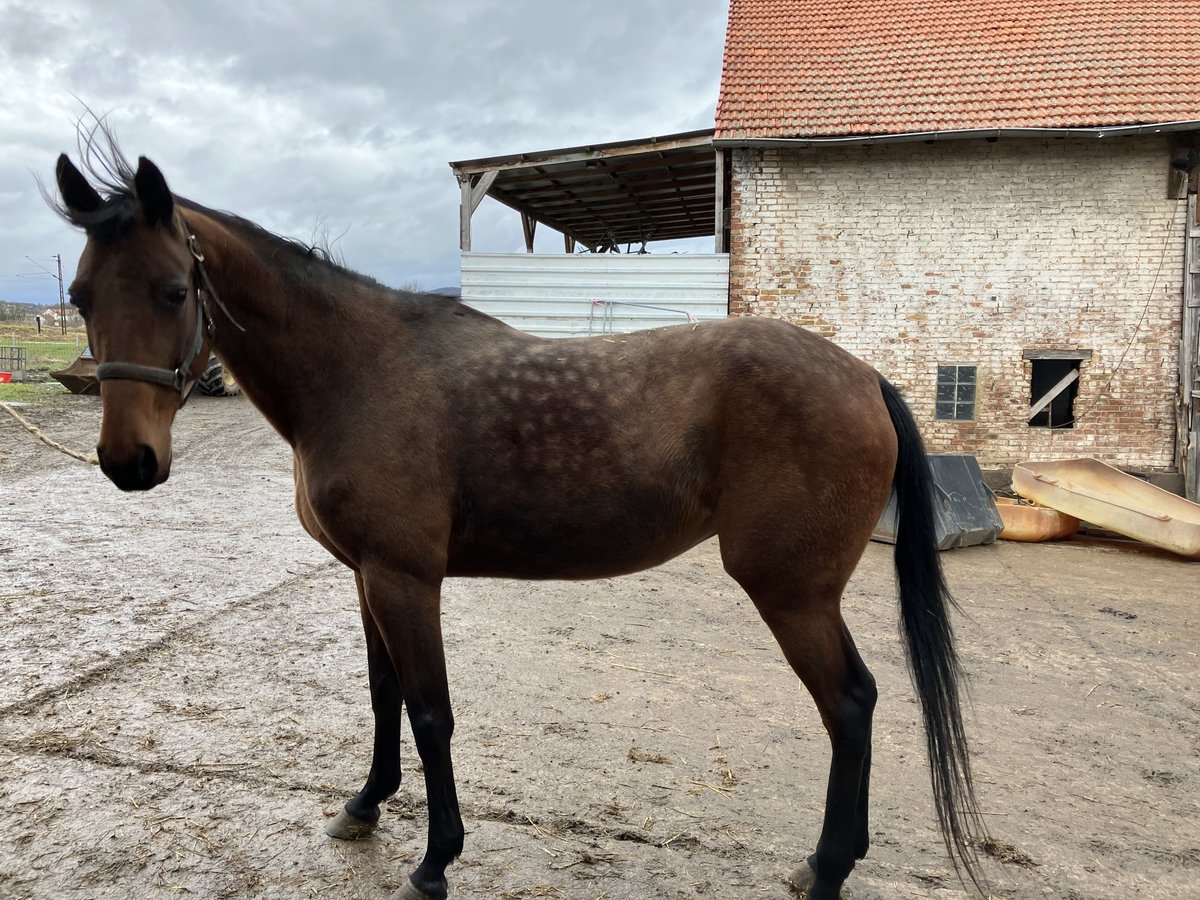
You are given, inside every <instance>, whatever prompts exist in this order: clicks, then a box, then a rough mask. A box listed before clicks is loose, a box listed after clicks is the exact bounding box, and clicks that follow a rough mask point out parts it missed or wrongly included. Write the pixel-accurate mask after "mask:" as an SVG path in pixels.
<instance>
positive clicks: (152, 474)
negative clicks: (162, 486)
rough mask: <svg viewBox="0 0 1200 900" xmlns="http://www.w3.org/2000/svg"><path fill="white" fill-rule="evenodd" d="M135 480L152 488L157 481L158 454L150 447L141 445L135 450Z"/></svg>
mask: <svg viewBox="0 0 1200 900" xmlns="http://www.w3.org/2000/svg"><path fill="white" fill-rule="evenodd" d="M136 467H137V480H138V481H139V482H140V483H141V484H143V485H145V486H146V487H152V486H153V485H154V484H155V483H156V482H157V479H158V454H157V453H155V452H154V450H153V449H152V448H151V447H148V446H146V445H145V444H141V445H139V446H138V449H137V463H136Z"/></svg>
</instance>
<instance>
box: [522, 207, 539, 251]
mask: <svg viewBox="0 0 1200 900" xmlns="http://www.w3.org/2000/svg"><path fill="white" fill-rule="evenodd" d="M537 224H538V223H537V219H535V218H534V217H533V216H531V215H529V214H528V213H521V230H522V231H524V232H525V252H526V253H532V252H533V239H534V236H535V235H536V234H537Z"/></svg>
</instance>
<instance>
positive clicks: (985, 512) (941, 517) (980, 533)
mask: <svg viewBox="0 0 1200 900" xmlns="http://www.w3.org/2000/svg"><path fill="white" fill-rule="evenodd" d="M929 465H930V468H932V469H933V484H934V492H935V495H936V496H935V498H934V500H935V502H934V526H935V530H936V532H937V545H938V549H939V550H952V549H954V548H955V547H974V546H977V545H979V544H990V543H992V542H993V541H995V540H996V538H997V536H998V535H999V534H1000V531H1001V529H1002V528H1004V522H1002V521H1001V519H1000V513H999V512H998V511H997V510H996V502H995V500H994V499H993V496H992V491H991V488H989V487H988V486H987V485H986V484H984V481H983V473H982V472H980V471H979V462H978V461H977V460H976V459H975V457H974V456H968V455H966V454H960V453H931V454H929ZM871 537H872V538H873V539H875V540H877V541H884V542H886V543H888V544H894V543H896V497H895V495H894V494H893V495H892V497H891V498H889V499H888V505H887V509H885V510H884V511H883V515H882V516H880V518H879V524H878V525H876V526H875V533H874V534H873V535H871Z"/></svg>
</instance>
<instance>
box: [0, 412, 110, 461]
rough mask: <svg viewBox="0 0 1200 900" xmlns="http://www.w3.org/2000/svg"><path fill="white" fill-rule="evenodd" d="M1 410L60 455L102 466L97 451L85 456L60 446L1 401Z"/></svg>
mask: <svg viewBox="0 0 1200 900" xmlns="http://www.w3.org/2000/svg"><path fill="white" fill-rule="evenodd" d="M0 409H3V410H4V411H5V412H6V413H8V414H9V415H10V416H12V417H13V418H14V419H16V420H17V422H18V423H19V424H20V425H21V427H22V428H24V429H25V430H26V431H28V432H29V433H30V434H32V435H33V436H34V437H35V438H37V439H38V440H39V441H41V442H42V443H43V444H45V445H46V446H47V447H52V448H53V449H55V450H57V451H58V452H59V453H65V454H66V455H67V456H69V457H71V458H72V459H77V460H79V461H80V462H83V463H87V464H88V465H89V466H98V465H100V460H99V459H98V458H97V456H96V451H95V450H93V451H92V452H91V453H87V454H84V453H80V452H79V451H78V450H72V449H71V448H70V447H65V446H63V445H62V444H60V443H59V442H58V441H56V440H54V439H53V438H51V437H48V436H47V435H46V432H44V431H42V429H40V428H38V427H37V426H36V425H34V424H33V423H32V422H30V421H29V420H28V419H26V418H25V417H24V416H23V415H21V414H20V413H19V412H17V411H16V410H15V409H13V408H12V407H11V406H9V405H8V404H7V403H4V402H2V401H0Z"/></svg>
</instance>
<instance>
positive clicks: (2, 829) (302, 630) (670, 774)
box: [0, 397, 1200, 900]
mask: <svg viewBox="0 0 1200 900" xmlns="http://www.w3.org/2000/svg"><path fill="white" fill-rule="evenodd" d="M25 411H26V413H27V414H28V415H30V416H31V417H32V418H34V419H36V420H37V421H38V423H39V424H40V425H42V426H43V427H44V428H45V429H46V430H47V431H48V432H49V433H50V434H51V435H52V436H54V437H55V438H57V439H58V440H60V441H62V442H64V443H66V444H68V445H71V446H74V447H77V448H79V449H88V448H89V447H90V446H91V444H92V443H93V442H94V439H95V433H96V428H97V423H98V421H99V404H98V402H97V401H96V400H94V399H90V398H78V397H64V398H61V399H60V400H58V401H56V402H54V403H51V404H48V405H39V406H33V407H29V408H27V409H26V410H25ZM175 434H176V460H175V466H174V472H173V475H172V477H171V481H170V482H169V483H168V484H167V485H165V486H164V487H162V488H160V489H158V490H156V491H154V492H152V493H150V494H148V495H144V496H125V495H122V494H120V493H119V492H118V491H117V490H116V489H115V488H114V487H112V486H111V485H110V484H109V483H108V482H107V481H106V480H104V478H103V477H102V476H101V475H100V474H99V472H98V471H97V470H95V469H90V468H88V467H86V466H84V465H82V464H80V463H78V462H75V461H73V460H70V459H68V458H67V457H65V456H61V455H59V454H57V453H54V452H52V451H49V450H47V449H46V448H44V447H42V446H41V445H39V444H37V443H35V442H34V441H32V440H31V439H30V438H28V436H27V435H26V434H25V433H24V432H22V431H19V430H18V429H17V428H16V426H15V425H14V424H13V423H12V422H11V421H10V420H9V419H7V417H4V418H3V419H2V420H0V578H2V580H0V622H2V623H3V624H2V627H0V896H3V897H6V898H7V897H13V898H25V897H29V898H35V897H36V898H50V897H53V898H93V897H120V898H142V897H149V898H175V897H178V896H181V895H186V896H192V897H203V898H214V897H279V898H290V897H309V896H321V897H331V898H340V897H348V898H349V897H354V898H358V897H362V898H382V897H385V896H387V892H388V891H390V890H391V889H393V888H395V887H396V886H398V885H399V883H400V879H401V878H403V877H404V876H405V874H406V873H407V872H408V871H409V870H410V869H411V868H412V867H413V866H414V865H415V863H416V862H417V861H418V860H419V858H420V853H421V851H422V849H423V845H424V827H425V826H424V821H425V811H424V793H423V790H422V787H421V783H420V772H419V766H418V764H417V762H416V754H415V752H414V750H413V747H412V744H411V742H410V741H409V736H408V732H407V727H406V732H405V748H404V749H405V761H406V764H407V765H408V769H407V770H406V781H405V785H404V787H403V788H402V789H401V791H400V793H399V795H397V797H396V798H395V799H394V800H392V801H391V802H390V803H389V804H388V806H387V809H386V811H385V814H384V819H383V824H382V826H381V828H380V829H379V831H378V832H377V833H376V835H375V836H373V837H371V838H369V839H367V840H364V841H361V842H358V843H356V844H345V843H339V842H336V841H332V840H330V839H328V838H326V836H325V834H324V832H323V830H322V828H323V825H324V824H325V821H326V817H327V816H330V815H332V814H334V813H335V812H336V811H337V809H338V808H339V807H340V805H341V803H342V802H344V800H345V799H346V798H347V797H348V796H349V795H350V794H352V793H353V792H354V791H356V790H357V789H358V788H359V786H360V785H361V782H362V779H363V777H364V775H365V772H366V767H367V763H368V758H369V752H370V743H371V732H370V709H369V703H368V692H367V680H366V664H365V651H364V647H363V639H362V636H361V631H360V626H359V623H358V611H357V604H356V600H355V594H354V587H353V581H352V579H351V577H350V576H349V574H348V573H347V572H345V571H344V570H341V569H340V568H339V566H338V565H337V564H336V563H333V562H332V561H330V560H329V559H328V558H327V557H326V556H325V555H324V553H323V551H322V550H321V549H320V548H319V547H317V546H316V545H315V544H313V543H312V542H311V541H309V540H308V538H307V537H306V536H305V535H304V534H303V533H302V531H301V530H300V527H299V525H298V524H297V523H296V521H295V519H294V517H293V514H292V507H291V499H292V498H291V490H292V489H291V477H290V472H291V469H290V458H289V454H288V452H287V448H286V446H285V445H284V444H283V442H282V441H281V440H279V439H278V438H277V437H276V436H275V435H274V433H273V432H272V431H271V430H270V429H269V428H268V426H267V425H266V424H265V423H264V422H263V421H262V420H261V419H260V418H259V417H258V416H257V414H256V413H255V412H254V410H253V409H252V408H251V407H250V405H249V404H248V403H247V402H246V401H245V400H242V399H235V400H211V399H207V398H197V399H196V400H194V401H192V403H190V404H189V405H188V407H187V408H186V409H185V410H184V411H183V413H182V414H181V418H180V421H179V423H178V425H177V426H176V432H175ZM890 553H891V549H890V548H889V547H886V546H883V545H874V544H873V545H872V546H871V547H870V548H869V549H868V551H867V553H866V556H865V557H864V559H863V562H862V564H861V565H860V567H859V570H858V572H857V574H856V575H855V578H854V580H853V582H852V583H851V585H850V587H849V589H848V591H847V595H846V601H845V607H846V611H847V618H848V621H849V622H850V625H851V629H852V630H853V632H854V634H855V636H856V638H857V641H858V643H859V646H860V648H861V650H862V653H863V656H864V658H865V659H866V660H867V662H868V664H869V665H870V666H871V668H872V670H873V671H874V673H875V675H876V677H877V679H878V681H879V685H880V694H881V698H880V702H879V707H878V711H877V715H876V720H875V753H874V766H875V768H874V773H873V779H872V780H873V795H872V801H873V802H872V817H873V818H872V823H871V831H872V836H873V846H872V848H871V852H870V854H869V855H868V857H867V859H866V860H865V861H863V862H862V863H860V865H859V866H858V868H857V869H856V870H855V873H854V874H853V875H852V876H851V879H850V881H849V882H848V885H847V888H848V890H847V894H848V895H850V896H853V897H855V898H858V900H882V898H897V897H899V898H915V897H946V898H949V897H963V896H966V892H965V891H964V890H963V888H962V886H961V885H960V884H959V882H958V880H957V879H956V878H955V876H954V874H953V872H952V871H951V869H950V865H949V862H948V860H947V858H946V856H945V855H944V852H943V850H942V847H941V844H940V842H939V839H938V836H937V833H936V830H935V827H934V819H933V812H932V806H931V802H930V795H929V783H928V774H927V768H926V764H925V760H924V751H923V744H922V737H921V731H920V727H919V724H918V712H917V707H916V705H915V700H914V697H913V693H912V689H911V687H910V684H909V681H908V677H907V675H906V673H905V669H904V662H903V657H902V651H901V646H900V643H899V640H898V637H897V632H896V618H897V612H896V604H895V599H894V595H893V590H892V571H891V565H890ZM943 559H944V561H945V564H946V566H947V569H948V572H949V576H950V578H951V582H952V585H953V587H954V588H955V590H956V592H957V593H958V595H959V597H960V599H961V601H962V603H963V606H964V608H965V610H966V615H964V616H962V617H960V618H959V619H958V621H957V629H958V635H959V640H960V647H961V653H962V656H963V659H964V662H965V666H966V668H967V670H968V671H969V672H970V673H971V676H972V686H973V688H972V690H973V708H972V711H971V713H970V718H969V722H968V724H969V730H970V734H971V735H972V739H973V747H974V759H975V764H976V767H977V769H976V771H977V777H978V780H979V784H978V787H979V791H980V800H981V803H982V806H983V809H984V810H985V812H986V815H987V819H988V822H989V824H990V827H991V832H992V836H993V838H994V842H993V843H992V844H991V845H989V851H990V854H989V855H988V856H987V857H986V873H987V875H988V878H989V879H990V882H991V887H992V891H993V894H994V895H995V896H996V897H1012V898H1042V897H1064V898H1075V900H1083V898H1088V900H1091V898H1126V897H1148V898H1149V897H1162V898H1181V897H1197V896H1200V826H1198V825H1197V823H1198V822H1200V766H1198V763H1200V691H1198V689H1197V681H1198V676H1200V660H1198V658H1197V651H1198V648H1200V641H1198V637H1200V591H1198V590H1197V584H1198V579H1200V568H1198V567H1197V565H1196V564H1188V563H1185V562H1181V561H1177V560H1174V559H1170V558H1167V557H1166V556H1163V555H1158V554H1155V553H1149V552H1134V551H1131V550H1129V549H1117V548H1114V547H1113V546H1111V545H1106V544H1100V543H1090V544H1088V543H1080V542H1070V543H1065V544H1059V545H1042V546H1023V545H1017V544H1007V543H1003V542H1001V543H999V544H996V545H994V546H990V547H979V548H972V549H967V550H959V551H952V552H949V553H946V554H943ZM445 628H446V632H447V643H448V652H449V665H450V673H451V689H452V692H453V695H454V699H455V707H456V714H457V722H458V728H457V732H456V734H455V744H454V746H455V762H456V767H457V772H458V784H459V793H460V797H461V800H462V807H463V814H464V818H465V820H466V823H467V844H466V850H465V851H464V853H463V856H462V859H461V860H460V862H459V863H458V864H456V865H455V866H454V867H453V868H452V869H451V871H450V875H451V893H452V896H454V897H460V898H466V897H480V898H482V897H502V898H531V897H562V898H581V900H599V898H609V900H618V898H622V900H624V898H629V900H632V898H639V900H641V898H647V897H655V898H689V897H698V898H703V897H733V898H743V897H745V898H786V897H787V896H789V894H788V890H787V888H786V887H785V886H784V883H783V881H782V877H783V876H784V875H785V874H786V873H787V872H788V871H790V870H791V868H792V867H793V866H794V865H795V864H796V863H797V862H798V860H799V859H800V858H801V857H802V856H803V855H805V854H807V853H808V852H809V851H810V849H811V847H812V844H813V842H814V841H815V838H816V835H817V833H818V830H819V816H820V812H821V809H822V805H823V794H824V781H825V771H826V767H827V765H828V744H827V740H826V738H825V735H824V733H823V731H822V730H821V726H820V723H819V721H818V719H817V717H816V714H815V712H814V710H813V708H812V704H811V701H809V699H808V697H807V695H806V694H804V693H803V692H802V691H801V689H800V688H799V686H798V683H797V681H796V680H795V678H794V677H793V675H792V674H791V672H790V670H789V669H788V668H787V667H786V666H785V664H784V663H783V661H782V659H781V657H780V654H779V652H778V650H777V649H776V647H775V646H774V644H773V642H772V640H771V638H770V636H769V634H768V633H767V631H766V628H765V627H764V626H763V625H762V623H761V622H760V621H759V620H758V618H757V616H756V615H755V613H754V611H753V609H752V607H751V606H750V604H749V602H748V601H747V600H746V598H745V597H744V596H743V595H742V594H741V592H740V590H739V589H738V588H737V587H736V585H734V584H733V583H732V582H731V581H730V580H729V579H728V578H727V577H726V576H725V574H724V573H723V571H722V569H721V566H720V561H719V558H718V554H717V548H716V544H715V543H708V544H705V545H703V546H701V547H699V548H697V549H696V550H694V551H693V552H691V553H689V554H687V555H686V556H684V557H682V558H680V559H678V560H675V561H674V562H672V563H670V564H668V565H665V566H663V567H661V568H659V569H656V570H653V571H650V572H646V573H643V574H640V575H634V576H629V577H626V578H621V579H614V580H607V581H596V582H589V583H581V584H576V583H565V582H550V583H526V582H501V581H488V580H459V581H452V582H449V583H447V585H446V588H445Z"/></svg>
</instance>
